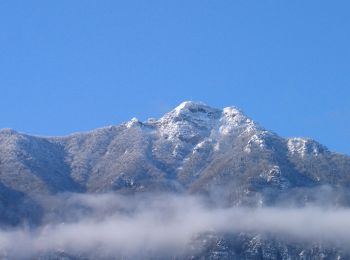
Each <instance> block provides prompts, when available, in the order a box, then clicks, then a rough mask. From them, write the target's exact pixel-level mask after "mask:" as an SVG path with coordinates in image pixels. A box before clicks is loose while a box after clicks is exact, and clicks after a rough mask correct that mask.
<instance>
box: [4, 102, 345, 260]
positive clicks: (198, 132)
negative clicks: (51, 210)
mask: <svg viewBox="0 0 350 260" xmlns="http://www.w3.org/2000/svg"><path fill="white" fill-rule="evenodd" d="M349 184H350V157H349V156H346V155H341V154H338V153H334V152H331V151H329V150H328V149H327V148H326V147H325V146H323V145H321V144H319V143H318V142H316V141H314V140H312V139H306V138H289V139H285V138H282V137H280V136H278V135H277V134H275V133H273V132H271V131H268V130H266V129H264V128H263V127H261V126H259V125H258V124H257V123H255V122H254V121H253V120H252V119H250V118H248V117H247V116H246V115H244V114H243V113H242V112H241V111H240V110H239V109H237V108H235V107H227V108H224V109H223V110H220V109H216V108H212V107H209V106H207V105H205V104H203V103H197V102H190V101H188V102H184V103H182V104H180V105H179V106H178V107H176V108H175V109H174V110H172V111H170V112H169V113H167V114H165V115H164V116H163V117H162V118H160V119H158V120H156V119H149V120H148V121H145V122H140V121H138V120H137V119H132V120H131V121H129V122H127V123H124V124H121V125H118V126H109V127H105V128H101V129H96V130H93V131H91V132H88V133H76V134H72V135H69V136H66V137H37V136H30V135H27V134H22V133H17V132H15V131H13V130H10V129H3V130H1V131H0V219H1V223H2V225H3V226H6V225H9V224H11V225H17V224H19V223H22V222H23V220H25V221H28V222H29V223H32V224H33V225H35V224H36V223H40V221H41V216H42V214H43V212H42V211H43V210H44V209H41V208H40V205H39V204H36V203H37V202H36V199H35V198H36V196H37V195H39V194H40V195H43V194H51V195H52V194H57V193H61V192H78V193H104V192H111V191H112V192H116V193H121V194H137V193H143V192H172V193H181V194H201V195H204V196H207V197H208V198H210V199H211V201H212V202H213V203H220V204H222V205H226V206H233V205H234V206H236V205H244V206H254V207H255V206H257V207H262V206H272V205H283V204H284V203H289V204H295V205H304V204H306V203H309V202H314V203H329V204H338V205H344V206H347V205H348V198H349V196H347V194H348V187H350V186H349ZM317 193H322V194H325V195H327V194H328V193H332V194H331V195H329V196H325V197H324V198H323V199H322V201H319V200H320V199H319V196H316V195H315V194H317ZM334 193H336V194H334ZM211 238H212V240H213V241H214V242H212V244H210V245H206V247H205V249H203V250H204V251H203V252H202V255H198V257H199V258H203V259H214V258H215V254H214V253H213V252H219V253H220V254H219V253H218V255H217V258H216V259H223V258H225V257H226V258H231V259H232V258H235V257H236V258H243V256H245V257H246V258H247V259H261V258H262V259H294V258H293V257H296V256H297V255H298V257H299V253H300V252H301V251H302V250H304V251H305V253H304V255H305V258H302V259H319V258H318V257H320V255H321V254H326V255H327V254H328V255H329V256H330V257H335V256H337V254H338V253H337V251H336V250H333V251H332V250H331V249H328V248H326V249H322V248H319V247H316V248H317V250H318V251H317V250H316V249H310V248H312V247H310V248H308V249H303V248H302V246H300V245H298V246H295V248H290V249H289V251H288V250H287V249H288V247H290V246H288V245H286V244H285V243H284V242H280V241H272V240H269V239H265V240H264V238H262V237H258V238H257V237H256V236H253V235H252V236H251V237H250V236H249V235H247V236H246V237H244V239H243V238H242V239H243V240H244V241H245V242H242V241H243V240H242V241H241V242H240V243H241V246H240V248H233V247H232V244H235V243H236V244H237V241H231V240H232V238H230V237H229V238H225V236H219V235H215V236H211ZM230 239H231V240H230ZM219 241H221V242H220V243H219ZM244 243H245V244H244ZM238 244H239V243H238ZM266 250H269V252H270V253H269V254H267V253H266V252H267V251H266ZM283 250H284V251H283ZM286 250H287V251H286ZM293 250H294V251H293ZM298 250H299V251H300V252H299V251H298ZM316 251H317V252H316ZM283 252H284V253H283ZM286 252H287V253H286ZM298 252H299V253H298ZM327 252H328V253H327ZM288 257H291V258H288ZM308 257H309V258H308ZM330 259H331V258H330Z"/></svg>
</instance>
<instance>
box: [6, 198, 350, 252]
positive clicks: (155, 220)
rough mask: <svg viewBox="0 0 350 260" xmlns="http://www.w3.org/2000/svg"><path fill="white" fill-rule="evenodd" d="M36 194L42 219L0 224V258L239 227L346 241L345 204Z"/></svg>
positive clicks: (159, 241)
mask: <svg viewBox="0 0 350 260" xmlns="http://www.w3.org/2000/svg"><path fill="white" fill-rule="evenodd" d="M39 200H40V203H41V205H42V206H43V208H44V209H45V216H44V219H43V222H42V224H41V225H39V226H36V227H29V226H28V225H25V224H23V225H21V226H20V227H15V228H6V229H4V228H3V229H1V230H0V256H1V257H4V256H7V257H10V258H11V257H12V258H28V257H30V256H36V255H38V254H45V253H49V252H57V251H59V252H67V253H70V254H78V255H79V254H80V255H81V254H88V255H93V254H95V255H96V254H97V255H101V254H104V255H127V256H131V257H132V256H137V255H144V254H146V253H149V252H152V253H157V254H181V253H185V252H186V251H188V250H189V245H190V244H191V243H193V241H194V240H195V239H198V236H199V235H201V234H208V233H215V234H231V233H232V234H238V233H241V232H248V233H252V234H266V235H273V236H276V237H278V238H283V239H285V240H288V241H302V242H310V243H314V242H319V243H325V244H329V245H337V246H342V247H344V248H347V247H350V232H349V231H350V222H349V219H350V210H349V209H347V208H333V207H329V206H327V207H321V206H319V205H318V206H313V205H309V206H305V207H292V208H291V207H264V208H248V207H214V206H213V205H212V204H210V203H208V201H206V199H204V198H202V197H196V196H185V195H174V194H144V195H136V196H121V195H116V194H100V195H97V194H61V195H57V196H51V197H45V198H40V199H39ZM18 245H20V247H19V246H18Z"/></svg>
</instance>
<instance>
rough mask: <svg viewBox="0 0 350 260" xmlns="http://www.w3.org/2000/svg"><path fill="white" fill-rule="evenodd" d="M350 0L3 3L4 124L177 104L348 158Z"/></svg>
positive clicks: (52, 125) (43, 127) (34, 125)
mask: <svg viewBox="0 0 350 260" xmlns="http://www.w3.org/2000/svg"><path fill="white" fill-rule="evenodd" d="M349 12H350V2H349V1H322V0H308V1H304V0H295V1H287V0H285V1H283V0H275V1H272V0H266V1H262V0H256V1H253V0H252V1H250V0H240V1H238V0H237V1H236V0H235V1H233V0H226V1H214V0H211V1H208V0H185V1H181V0H173V1H170V0H169V1H167V0H159V1H154V0H147V1H133V0H127V1H117V0H115V1H106V0H104V1H98V0H96V1H71V0H61V1H46V0H45V1H34V0H33V1H16V0H7V1H4V0H0V128H3V127H10V128H14V129H16V130H18V131H22V132H26V133H31V134H38V135H65V134H68V133H71V132H76V131H86V130H90V129H93V128H96V127H101V126H104V125H112V124H119V123H121V122H123V121H127V120H129V119H130V118H131V117H134V116H135V117H137V118H139V119H141V120H144V119H147V118H148V117H160V116H161V115H162V114H163V113H165V112H167V111H168V110H170V109H171V108H173V107H174V106H176V105H177V104H178V103H180V102H181V101H183V100H195V101H203V102H205V103H207V104H209V105H211V106H215V107H219V108H221V107H225V106H230V105H235V106H238V107H240V108H241V109H243V111H245V112H246V114H248V115H249V116H250V117H252V118H253V119H255V120H256V121H258V122H259V123H260V124H261V125H263V126H265V127H266V128H268V129H271V130H273V131H275V132H277V133H279V134H280V135H282V136H308V137H312V138H314V139H316V140H318V141H320V142H321V143H323V144H325V145H327V146H328V147H330V148H331V149H332V150H335V151H338V152H343V153H348V154H350V139H349V134H350V15H349Z"/></svg>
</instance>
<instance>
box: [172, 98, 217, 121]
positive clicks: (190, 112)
mask: <svg viewBox="0 0 350 260" xmlns="http://www.w3.org/2000/svg"><path fill="white" fill-rule="evenodd" d="M219 111H220V110H219V109H216V108H212V107H210V106H208V105H206V104H205V103H203V102H195V101H184V102H182V103H181V104H180V105H178V106H177V107H176V108H175V109H174V110H172V111H171V112H169V113H168V115H172V116H177V117H179V116H180V117H181V116H184V117H205V116H209V117H210V116H211V115H212V114H215V113H219Z"/></svg>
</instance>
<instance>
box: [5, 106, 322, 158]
mask: <svg viewBox="0 0 350 260" xmlns="http://www.w3.org/2000/svg"><path fill="white" fill-rule="evenodd" d="M147 126H149V127H156V128H157V129H158V130H159V132H160V134H161V135H162V136H166V137H167V138H170V139H174V138H175V139H177V138H185V139H186V138H187V139H191V138H195V137H196V135H199V136H200V138H201V139H202V138H204V137H206V138H209V139H210V140H211V139H212V135H213V134H214V133H215V135H217V134H219V135H224V136H225V135H232V134H239V135H248V136H251V137H250V139H249V141H248V144H247V146H246V149H245V151H246V152H249V151H250V147H249V146H251V145H252V143H255V144H257V145H258V146H260V147H261V148H264V139H265V137H266V136H267V135H274V136H277V135H276V134H275V133H273V132H271V131H268V130H266V129H265V128H263V127H261V126H260V125H259V124H257V123H256V122H255V121H253V120H252V119H251V118H249V117H247V116H246V115H245V114H244V112H243V111H242V110H241V109H240V108H237V107H235V106H229V107H225V108H223V109H218V108H213V107H210V106H208V105H207V104H205V103H203V102H194V101H184V102H182V103H181V104H180V105H178V106H177V107H176V108H174V109H173V110H171V111H170V112H168V113H166V114H165V115H164V116H162V117H161V118H159V119H153V118H151V119H148V120H146V121H144V122H142V121H139V120H138V119H137V118H132V119H131V120H130V121H127V122H124V123H121V124H120V125H114V126H113V125H110V126H106V127H101V128H97V129H94V130H91V131H86V132H75V133H72V134H69V135H64V136H42V135H31V134H27V133H21V132H17V131H15V130H13V129H10V128H4V129H0V134H6V135H17V134H18V135H22V136H27V137H36V138H44V139H50V140H64V139H66V138H70V137H75V136H80V135H89V134H98V133H99V132H101V133H102V132H104V131H107V130H112V129H114V128H118V127H125V128H132V127H147ZM285 140H286V143H287V147H288V150H289V152H290V153H291V154H292V155H295V154H299V155H300V156H301V157H304V156H305V153H307V152H308V153H312V154H313V155H315V156H317V155H318V154H319V153H320V151H321V150H327V148H326V147H324V146H322V145H321V144H319V143H318V142H316V141H315V140H313V139H310V138H300V137H292V138H286V139H285ZM203 141H205V140H204V139H203Z"/></svg>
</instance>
